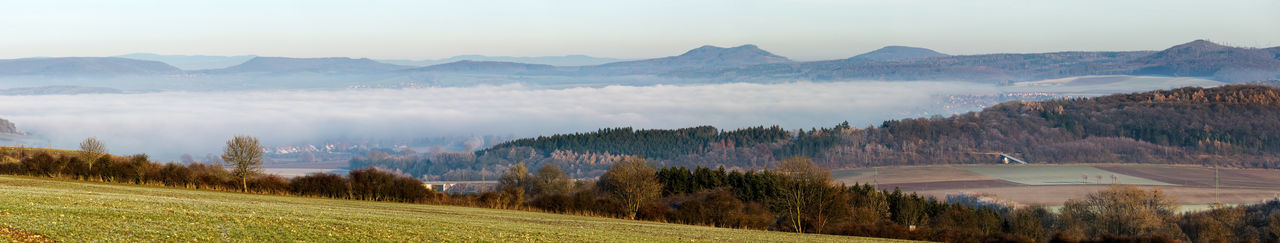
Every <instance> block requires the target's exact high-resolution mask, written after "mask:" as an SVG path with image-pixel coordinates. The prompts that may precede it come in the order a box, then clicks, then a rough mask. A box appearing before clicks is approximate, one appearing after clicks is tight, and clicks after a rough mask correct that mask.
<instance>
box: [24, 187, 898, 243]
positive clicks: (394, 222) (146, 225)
mask: <svg viewBox="0 0 1280 243" xmlns="http://www.w3.org/2000/svg"><path fill="white" fill-rule="evenodd" d="M0 225H4V226H8V227H13V228H18V229H22V230H26V231H30V232H32V233H36V234H40V235H43V236H46V237H49V238H53V239H56V240H58V241H70V242H80V241H103V240H105V241H143V240H145V241H255V242H256V241H321V242H330V241H401V242H405V241H408V242H427V241H431V242H434V241H465V242H473V241H484V242H492V241H502V242H508V241H557V242H559V241H592V242H602V241H608V242H616V241H629V242H635V241H641V242H654V241H657V242H675V241H730V242H742V241H769V242H773V241H783V242H861V241H867V242H871V241H874V242H882V241H886V240H884V239H872V238H856V237H844V236H832V235H814V234H796V233H783V232H771V231H758V230H741V229H725V228H714V227H705V226H692V225H681V224H665V223H657V222H647V221H632V220H620V219H609V218H597V217H586V216H573V215H560V214H547V213H535V212H524V211H514V210H495V209H482V208H468V207H456V206H440V205H422V204H403V203H382V202H367V201H350V200H333V199H319V198H303V197H288V196H269V195H254V194H240V193H228V192H215V191H200V190H186V189H172V188H162V187H150V186H134V185H122V184H107V183H91V182H79V181H64V180H55V179H45V178H30V177H20V176H0Z"/></svg>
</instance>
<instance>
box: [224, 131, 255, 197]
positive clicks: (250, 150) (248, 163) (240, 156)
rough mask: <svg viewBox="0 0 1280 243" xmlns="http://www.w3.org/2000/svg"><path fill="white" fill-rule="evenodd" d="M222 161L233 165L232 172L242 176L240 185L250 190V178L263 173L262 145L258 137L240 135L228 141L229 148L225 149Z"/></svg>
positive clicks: (245, 189)
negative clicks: (259, 143)
mask: <svg viewBox="0 0 1280 243" xmlns="http://www.w3.org/2000/svg"><path fill="white" fill-rule="evenodd" d="M222 161H225V162H226V163H227V165H230V166H232V167H235V168H232V170H231V174H232V175H235V176H236V177H239V178H240V186H241V189H243V190H244V191H246V192H247V191H249V178H250V177H253V176H254V175H257V174H258V173H262V146H260V145H258V138H255V137H251V136H247V135H240V136H236V137H235V138H234V139H231V141H227V148H226V149H225V150H223V153H222Z"/></svg>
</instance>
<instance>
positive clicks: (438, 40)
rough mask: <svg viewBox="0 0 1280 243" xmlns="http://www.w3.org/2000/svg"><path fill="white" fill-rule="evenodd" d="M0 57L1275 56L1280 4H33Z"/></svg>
mask: <svg viewBox="0 0 1280 243" xmlns="http://www.w3.org/2000/svg"><path fill="white" fill-rule="evenodd" d="M0 5H3V8H0V36H3V37H0V58H20V57H35V56H112V55H120V54H127V53H139V52H146V53H159V54H187V55H191V54H202V55H245V54H252V55H262V56H290V57H330V56H344V57H367V58H375V59H438V58H444V57H450V56H455V55H464V54H479V55H494V56H558V55H568V54H585V55H591V56H602V57H614V58H651V57H662V56H672V55H678V54H680V53H682V52H684V51H687V50H689V49H693V48H696V47H698V46H702V45H717V46H737V45H742V44H756V45H758V46H760V47H761V48H763V49H765V50H769V51H771V52H774V53H775V54H779V55H782V56H787V57H791V58H792V59H796V60H822V59H837V58H847V57H850V56H853V55H857V54H859V53H863V52H867V51H871V50H874V49H877V48H879V47H882V46H886V45H907V46H918V47H926V48H931V49H935V50H937V51H940V52H944V53H949V54H981V53H1028V52H1049V51H1069V50H1078V51H1105V50H1159V49H1163V48H1167V47H1169V46H1173V45H1176V44H1180V43H1185V42H1189V41H1192V40H1195V39H1209V40H1212V41H1215V42H1219V43H1225V44H1230V45H1235V46H1245V47H1268V46H1280V14H1276V11H1277V10H1280V1H1276V0H1215V1H1202V0H1195V1H1189V0H1163V1H1157V0H1152V1H1134V0H1073V1H1047V0H972V1H954V0H778V1H752V0H703V1H688V0H680V1H665V0H646V1H610V0H558V1H536V0H510V1H503V0H475V1H417V0H413V1H322V0H308V1H262V0H249V1H242V0H216V1H172V0H155V1H149V0H148V1H97V0H67V1H34V0H33V1H27V0H16V1H15V0H4V1H3V2H2V3H0Z"/></svg>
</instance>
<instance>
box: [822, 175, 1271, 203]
mask: <svg viewBox="0 0 1280 243" xmlns="http://www.w3.org/2000/svg"><path fill="white" fill-rule="evenodd" d="M872 170H873V169H851V170H836V171H832V176H833V177H835V178H836V180H837V181H839V182H844V183H846V184H852V183H869V182H871V179H870V178H871V177H870V176H869V175H870V171H872ZM875 170H876V171H878V174H879V176H878V177H877V178H876V180H877V181H879V182H880V184H879V185H880V188H881V189H888V190H892V189H893V188H899V189H901V190H903V191H905V192H915V193H918V194H922V195H930V196H934V197H936V198H946V196H947V195H955V194H960V193H968V194H977V195H983V196H987V197H993V198H996V199H999V200H1002V201H1008V202H1013V203H1015V204H1020V205H1033V204H1035V205H1049V206H1054V205H1062V203H1063V202H1064V201H1066V200H1068V199H1073V198H1083V197H1084V195H1085V194H1088V193H1090V192H1094V191H1098V190H1102V189H1104V188H1106V187H1108V186H1110V185H1111V184H1112V183H1113V182H1112V179H1111V175H1112V174H1114V175H1116V180H1115V182H1114V183H1116V184H1129V185H1137V186H1139V187H1141V188H1144V189H1160V190H1162V191H1164V192H1165V193H1166V194H1168V195H1171V196H1173V197H1174V199H1175V200H1177V201H1178V203H1180V204H1183V205H1185V206H1184V210H1188V209H1197V208H1204V207H1200V206H1202V205H1206V204H1211V203H1215V202H1221V203H1226V204H1247V203H1257V202H1261V201H1265V200H1270V199H1273V198H1277V197H1280V170H1263V169H1220V170H1219V172H1218V173H1219V177H1220V178H1221V180H1220V183H1221V189H1215V188H1214V184H1213V178H1214V174H1213V173H1214V170H1213V168H1207V167H1198V166H1169V165H1144V164H1106V165H963V166H955V165H948V166H926V167H884V168H878V169H875ZM1082 174H1088V175H1089V179H1088V180H1087V181H1085V180H1082V178H1081V175H1082ZM886 175H891V176H886ZM1097 175H1102V179H1101V180H1098V178H1097ZM886 177H891V178H886ZM913 181H914V182H913Z"/></svg>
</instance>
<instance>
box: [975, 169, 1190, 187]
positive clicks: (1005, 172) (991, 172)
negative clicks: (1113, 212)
mask: <svg viewBox="0 0 1280 243" xmlns="http://www.w3.org/2000/svg"><path fill="white" fill-rule="evenodd" d="M962 168H964V169H966V170H969V171H972V172H974V173H978V174H982V175H985V176H990V177H995V178H999V179H1001V180H1006V181H1010V182H1014V183H1018V184H1023V185H1032V186H1044V185H1076V184H1127V185H1146V186H1169V185H1172V184H1169V183H1164V182H1160V181H1155V180H1150V179H1147V178H1142V177H1136V176H1131V175H1125V174H1121V173H1115V172H1111V171H1106V170H1102V169H1099V168H1095V167H1093V166H1087V165H971V166H964V167H962ZM1082 175H1083V176H1088V177H1089V178H1088V179H1087V180H1086V179H1084V178H1081V176H1082ZM1112 175H1114V176H1116V177H1115V178H1116V179H1115V180H1114V181H1113V180H1112V177H1111V176H1112Z"/></svg>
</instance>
